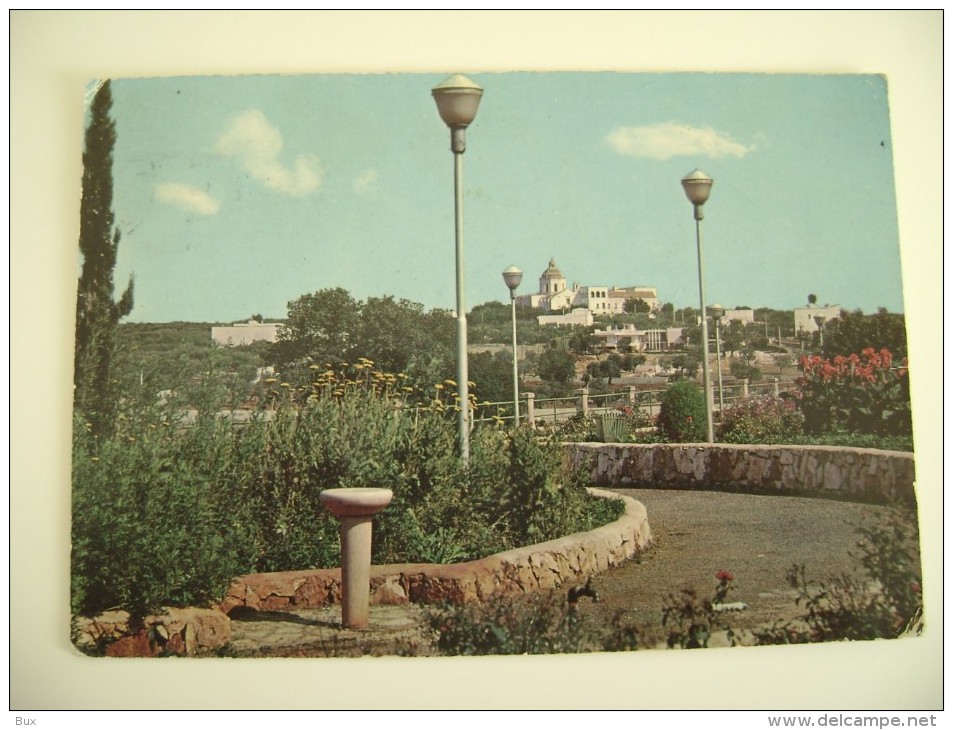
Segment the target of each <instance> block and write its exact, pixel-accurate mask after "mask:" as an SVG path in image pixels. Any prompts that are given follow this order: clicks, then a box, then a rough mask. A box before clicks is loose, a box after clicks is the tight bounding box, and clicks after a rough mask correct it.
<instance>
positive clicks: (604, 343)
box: [592, 324, 682, 352]
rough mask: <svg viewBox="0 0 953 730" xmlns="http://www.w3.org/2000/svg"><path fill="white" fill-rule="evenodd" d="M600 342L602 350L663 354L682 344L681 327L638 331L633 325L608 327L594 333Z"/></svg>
mask: <svg viewBox="0 0 953 730" xmlns="http://www.w3.org/2000/svg"><path fill="white" fill-rule="evenodd" d="M592 335H593V337H596V338H597V339H598V340H599V341H600V345H601V347H602V349H605V350H621V349H624V348H626V347H629V348H631V349H632V350H633V351H634V352H646V351H649V352H661V351H663V350H670V349H672V348H673V347H675V346H676V345H678V344H679V343H680V342H681V339H682V328H681V327H666V328H658V329H651V330H640V329H636V327H635V325H633V324H626V325H623V326H621V327H615V328H613V327H608V328H606V329H604V330H596V331H594V332H593V333H592Z"/></svg>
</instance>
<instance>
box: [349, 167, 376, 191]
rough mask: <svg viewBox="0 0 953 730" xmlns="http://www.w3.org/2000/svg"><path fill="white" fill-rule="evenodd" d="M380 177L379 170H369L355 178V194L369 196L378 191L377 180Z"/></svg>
mask: <svg viewBox="0 0 953 730" xmlns="http://www.w3.org/2000/svg"><path fill="white" fill-rule="evenodd" d="M379 177H380V176H379V175H378V174H377V170H368V171H367V172H365V173H362V174H361V175H358V176H357V177H356V178H354V186H353V187H354V192H355V193H357V194H358V195H368V194H370V193H373V192H375V191H376V190H377V180H378V178H379Z"/></svg>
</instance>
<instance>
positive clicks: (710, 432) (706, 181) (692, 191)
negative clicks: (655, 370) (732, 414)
mask: <svg viewBox="0 0 953 730" xmlns="http://www.w3.org/2000/svg"><path fill="white" fill-rule="evenodd" d="M712 182H713V180H712V179H711V178H710V177H708V175H706V174H705V173H703V172H702V171H701V170H693V171H692V172H690V173H688V174H687V175H686V176H685V177H683V178H682V188H683V189H684V190H685V195H686V197H687V198H688V200H689V202H690V203H691V204H692V205H693V206H694V208H695V241H696V244H697V246H698V296H699V300H700V306H701V319H702V378H703V380H704V388H705V427H706V435H707V438H708V443H714V441H715V429H714V426H713V424H712V418H711V374H710V373H709V371H708V317H707V315H706V313H705V264H704V259H703V257H702V227H701V221H702V218H704V214H703V212H702V206H704V205H705V201H706V200H708V194H709V193H710V192H711V184H712Z"/></svg>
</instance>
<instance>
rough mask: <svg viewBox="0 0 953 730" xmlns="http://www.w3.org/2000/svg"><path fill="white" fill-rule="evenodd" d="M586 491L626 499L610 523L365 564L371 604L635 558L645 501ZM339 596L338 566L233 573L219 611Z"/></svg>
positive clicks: (431, 599) (515, 582)
mask: <svg viewBox="0 0 953 730" xmlns="http://www.w3.org/2000/svg"><path fill="white" fill-rule="evenodd" d="M589 492H590V494H593V495H594V496H598V497H603V498H607V499H621V500H623V501H624V502H625V513H624V514H623V515H622V517H620V518H619V519H618V520H616V521H615V522H612V523H610V524H608V525H603V526H602V527H599V528H596V529H595V530H591V531H589V532H579V533H576V534H574V535H568V536H566V537H561V538H559V539H556V540H550V541H548V542H542V543H539V544H537V545H530V546H528V547H522V548H517V549H515V550H508V551H506V552H503V553H497V554H495V555H490V556H488V557H486V558H482V559H480V560H472V561H469V562H466V563H455V564H452V565H431V564H406V565H372V566H371V596H370V601H371V604H372V605H381V604H401V603H442V602H450V603H458V604H459V603H469V602H474V601H482V600H485V599H487V598H490V597H492V596H500V595H514V594H520V593H532V592H536V591H539V590H545V589H549V588H556V587H558V586H560V585H562V584H564V583H573V582H576V581H579V580H581V579H585V578H586V577H588V576H590V575H593V574H595V573H599V572H601V571H604V570H607V569H608V568H610V567H612V566H614V565H618V564H620V563H622V562H623V561H625V560H628V559H629V558H631V557H633V556H635V555H636V554H637V553H639V552H640V551H641V550H643V549H644V548H645V547H646V546H647V545H648V544H649V543H650V542H651V539H652V535H651V531H650V529H649V523H648V515H647V514H646V510H645V507H644V506H643V505H642V504H641V503H640V502H637V501H635V500H634V499H631V498H629V497H622V496H621V495H618V494H614V493H612V492H606V491H603V490H600V489H590V490H589ZM340 599H341V571H340V569H338V568H334V569H321V570H298V571H286V572H281V573H257V574H254V575H246V576H243V577H241V578H238V579H236V580H235V581H234V582H233V583H232V585H231V586H230V587H229V589H228V593H227V595H226V597H225V600H224V601H223V603H222V609H223V610H224V611H225V612H226V613H227V612H230V611H232V610H234V609H236V608H239V607H247V608H251V609H255V610H260V611H281V610H290V609H295V608H318V607H321V606H327V605H328V604H332V603H336V602H339V601H340Z"/></svg>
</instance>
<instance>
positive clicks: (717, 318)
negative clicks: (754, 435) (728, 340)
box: [709, 304, 725, 418]
mask: <svg viewBox="0 0 953 730" xmlns="http://www.w3.org/2000/svg"><path fill="white" fill-rule="evenodd" d="M709 311H711V318H712V320H714V322H715V358H716V359H715V362H716V363H717V364H718V416H719V418H721V414H722V413H723V412H724V410H725V395H724V391H722V388H721V318H722V317H724V316H725V308H724V307H723V306H721V305H720V304H712V305H711V307H709Z"/></svg>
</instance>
